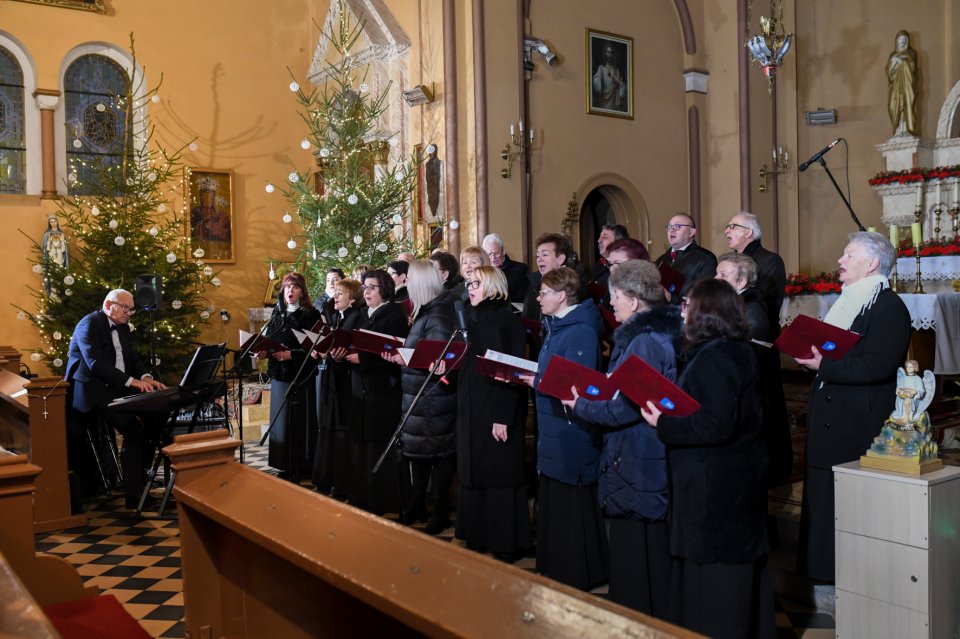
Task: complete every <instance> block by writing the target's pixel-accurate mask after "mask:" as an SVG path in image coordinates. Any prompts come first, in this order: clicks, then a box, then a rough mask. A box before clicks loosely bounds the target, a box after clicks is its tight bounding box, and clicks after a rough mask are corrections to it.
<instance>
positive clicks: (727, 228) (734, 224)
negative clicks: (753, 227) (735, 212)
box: [723, 222, 750, 231]
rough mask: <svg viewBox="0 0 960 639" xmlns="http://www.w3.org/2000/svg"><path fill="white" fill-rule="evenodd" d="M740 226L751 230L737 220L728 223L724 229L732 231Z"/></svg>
mask: <svg viewBox="0 0 960 639" xmlns="http://www.w3.org/2000/svg"><path fill="white" fill-rule="evenodd" d="M738 226H739V227H740V228H742V229H744V230H745V231H749V230H750V229H749V228H747V227H746V226H744V225H743V224H737V223H736V222H730V223H729V224H727V225H726V226H725V227H723V228H724V230H727V231H732V230H733V229H735V228H737V227H738Z"/></svg>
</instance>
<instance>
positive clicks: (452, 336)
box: [373, 328, 465, 474]
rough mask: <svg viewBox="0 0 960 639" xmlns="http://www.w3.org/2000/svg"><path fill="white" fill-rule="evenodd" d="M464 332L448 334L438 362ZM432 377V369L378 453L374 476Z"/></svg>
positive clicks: (457, 331)
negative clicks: (384, 445) (448, 336)
mask: <svg viewBox="0 0 960 639" xmlns="http://www.w3.org/2000/svg"><path fill="white" fill-rule="evenodd" d="M464 332H465V331H464V330H463V329H462V328H456V329H454V331H453V332H452V333H450V338H449V339H447V343H446V344H445V345H444V347H443V352H441V353H440V360H441V361H443V358H444V357H445V356H446V354H447V349H448V348H450V344H452V343H453V338H454V337H456V336H457V335H459V334H461V333H464ZM432 377H433V369H432V368H430V369H427V376H426V377H425V378H424V380H423V383H422V384H420V389H419V390H418V391H417V394H416V395H415V396H414V398H413V401H412V402H410V406H409V407H408V408H407V412H406V413H404V414H403V418H402V419H401V420H400V423H399V424H397V428H396V430H394V431H393V436H392V437H390V441H389V442H387V446H386V448H384V449H383V452H382V453H380V458H379V459H377V463H376V464H374V466H373V474H376V473H377V471H379V470H380V466H382V465H383V462H384V460H385V459H386V458H387V455H388V454H389V453H390V449H391V448H393V447H394V446H395V445H396V444H397V443H398V442H399V441H400V434H401V433H402V432H403V427H404V426H405V425H406V424H407V420H408V419H409V418H410V414H411V413H412V412H413V408H414V406H416V405H417V402H418V401H420V397H421V396H422V395H423V391H424V389H425V388H426V387H427V384H428V383H429V382H430V379H431V378H432Z"/></svg>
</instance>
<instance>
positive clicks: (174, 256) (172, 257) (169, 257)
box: [167, 251, 177, 264]
mask: <svg viewBox="0 0 960 639" xmlns="http://www.w3.org/2000/svg"><path fill="white" fill-rule="evenodd" d="M176 261H177V254H176V253H174V252H173V251H170V252H169V253H167V262H169V263H170V264H173V263H174V262H176Z"/></svg>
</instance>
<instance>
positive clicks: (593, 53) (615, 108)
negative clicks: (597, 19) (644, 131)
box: [586, 29, 633, 120]
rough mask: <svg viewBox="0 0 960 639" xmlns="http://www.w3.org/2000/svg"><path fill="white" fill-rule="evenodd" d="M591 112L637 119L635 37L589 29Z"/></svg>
mask: <svg viewBox="0 0 960 639" xmlns="http://www.w3.org/2000/svg"><path fill="white" fill-rule="evenodd" d="M586 54H587V55H586V57H587V69H586V97H587V113H590V114H592V115H605V116H608V117H614V118H627V119H630V120H632V119H633V38H630V37H627V36H620V35H616V34H613V33H607V32H605V31H595V30H593V29H587V51H586Z"/></svg>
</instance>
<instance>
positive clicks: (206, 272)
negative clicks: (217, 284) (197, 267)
mask: <svg viewBox="0 0 960 639" xmlns="http://www.w3.org/2000/svg"><path fill="white" fill-rule="evenodd" d="M203 274H204V275H206V276H207V277H210V276H211V275H213V267H212V266H204V267H203Z"/></svg>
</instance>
